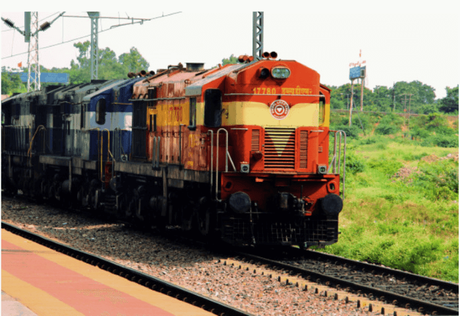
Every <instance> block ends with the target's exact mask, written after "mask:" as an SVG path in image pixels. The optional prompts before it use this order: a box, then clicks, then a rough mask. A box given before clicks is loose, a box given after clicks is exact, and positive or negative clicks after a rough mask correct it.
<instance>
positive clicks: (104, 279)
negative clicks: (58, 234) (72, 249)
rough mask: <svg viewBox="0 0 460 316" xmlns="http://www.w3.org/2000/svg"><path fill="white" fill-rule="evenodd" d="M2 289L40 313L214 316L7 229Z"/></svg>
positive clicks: (118, 315)
mask: <svg viewBox="0 0 460 316" xmlns="http://www.w3.org/2000/svg"><path fill="white" fill-rule="evenodd" d="M2 291H3V292H5V293H6V294H8V295H10V296H11V297H13V298H15V299H16V300H17V301H19V302H20V303H22V304H23V305H24V306H26V307H27V308H28V309H30V310H31V311H33V312H34V313H36V314H37V315H104V316H105V315H117V316H121V315H158V316H170V315H187V316H189V315H212V314H211V313H209V312H206V311H204V310H202V309H199V308H197V307H195V306H192V305H190V304H187V303H184V302H182V301H179V300H177V299H174V298H172V297H169V296H167V295H164V294H161V293H158V292H153V291H151V290H149V289H147V288H145V287H143V286H141V285H139V284H137V283H134V282H131V281H128V280H126V279H124V278H121V277H118V276H116V275H113V274H111V273H109V272H107V271H105V270H102V269H99V268H97V267H94V266H92V265H89V264H86V263H84V262H81V261H79V260H76V259H74V258H71V257H67V256H65V255H63V254H61V253H58V252H56V251H53V250H51V249H49V248H46V247H43V246H41V245H39V244H36V243H34V242H31V241H29V240H26V239H23V238H22V237H19V236H16V235H14V234H12V233H9V232H7V231H5V230H2Z"/></svg>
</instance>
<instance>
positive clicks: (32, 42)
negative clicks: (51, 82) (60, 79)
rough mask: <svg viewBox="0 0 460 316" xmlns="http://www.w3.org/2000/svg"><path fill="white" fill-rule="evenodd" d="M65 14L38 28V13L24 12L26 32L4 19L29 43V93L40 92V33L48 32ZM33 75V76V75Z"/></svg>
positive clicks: (4, 20)
mask: <svg viewBox="0 0 460 316" xmlns="http://www.w3.org/2000/svg"><path fill="white" fill-rule="evenodd" d="M64 13H65V12H62V13H61V14H59V15H58V16H57V17H56V18H55V19H54V20H52V21H51V22H45V23H43V24H42V25H40V27H39V26H38V12H24V31H22V30H21V29H19V28H18V27H16V26H15V25H14V23H13V22H12V21H10V20H9V19H4V18H2V20H3V22H5V23H6V25H8V26H9V27H11V28H14V29H15V30H17V31H18V32H19V33H21V34H22V35H23V36H24V42H26V43H29V49H28V56H27V64H28V65H27V67H28V71H29V72H28V74H27V91H30V89H32V90H40V62H39V58H38V53H39V45H38V43H39V42H38V32H40V31H45V30H47V29H48V28H49V27H50V26H51V24H53V23H54V21H56V20H57V19H59V18H60V17H61V16H62V15H63V14H64ZM32 74H33V75H32Z"/></svg>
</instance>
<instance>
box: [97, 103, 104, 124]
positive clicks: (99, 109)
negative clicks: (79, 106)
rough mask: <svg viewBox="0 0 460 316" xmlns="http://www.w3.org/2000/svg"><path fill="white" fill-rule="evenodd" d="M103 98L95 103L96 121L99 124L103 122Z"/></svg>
mask: <svg viewBox="0 0 460 316" xmlns="http://www.w3.org/2000/svg"><path fill="white" fill-rule="evenodd" d="M105 114H106V110H105V99H100V100H99V101H97V104H96V123H97V124H100V125H104V124H105Z"/></svg>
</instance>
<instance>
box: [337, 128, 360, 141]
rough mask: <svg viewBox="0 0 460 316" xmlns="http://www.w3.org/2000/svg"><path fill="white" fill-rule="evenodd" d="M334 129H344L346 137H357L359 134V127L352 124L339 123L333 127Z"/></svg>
mask: <svg viewBox="0 0 460 316" xmlns="http://www.w3.org/2000/svg"><path fill="white" fill-rule="evenodd" d="M333 129H334V130H342V131H345V133H347V138H348V137H350V138H357V137H358V136H359V133H361V132H362V131H361V129H360V128H359V127H358V126H356V125H352V126H348V125H340V126H337V127H336V128H333Z"/></svg>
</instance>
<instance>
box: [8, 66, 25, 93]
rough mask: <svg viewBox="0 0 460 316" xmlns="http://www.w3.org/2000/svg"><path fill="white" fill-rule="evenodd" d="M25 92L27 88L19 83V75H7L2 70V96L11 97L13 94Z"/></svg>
mask: <svg viewBox="0 0 460 316" xmlns="http://www.w3.org/2000/svg"><path fill="white" fill-rule="evenodd" d="M23 92H27V87H26V86H25V85H24V83H23V82H22V81H21V77H20V76H19V74H13V73H9V72H7V71H6V70H5V71H4V68H3V69H2V94H8V95H12V94H13V93H23Z"/></svg>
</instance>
